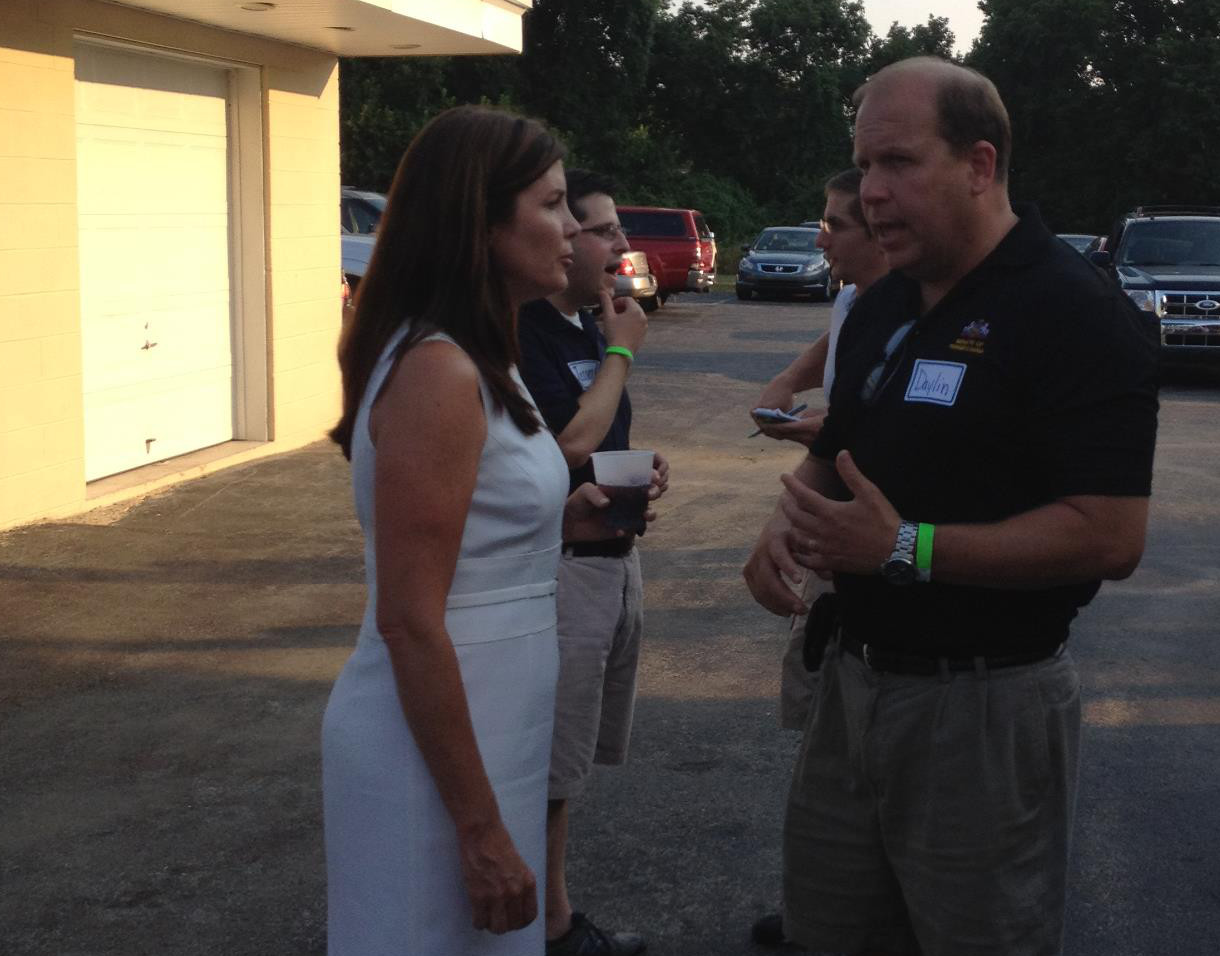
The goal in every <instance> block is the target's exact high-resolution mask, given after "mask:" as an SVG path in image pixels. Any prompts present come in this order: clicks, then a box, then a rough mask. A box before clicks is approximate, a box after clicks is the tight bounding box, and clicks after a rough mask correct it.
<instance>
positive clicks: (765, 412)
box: [750, 408, 800, 423]
mask: <svg viewBox="0 0 1220 956" xmlns="http://www.w3.org/2000/svg"><path fill="white" fill-rule="evenodd" d="M795 410H796V409H794V411H795ZM750 414H751V415H753V416H754V420H755V421H759V422H768V423H772V422H795V421H799V420H800V419H798V418H797V417H796V416H795V415H793V414H792V413H791V412H781V411H780V410H779V409H778V408H756V409H754V411H752V412H750Z"/></svg>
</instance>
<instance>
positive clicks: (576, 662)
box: [548, 548, 644, 800]
mask: <svg viewBox="0 0 1220 956" xmlns="http://www.w3.org/2000/svg"><path fill="white" fill-rule="evenodd" d="M556 608H557V613H558V631H559V682H558V684H557V686H556V690H555V732H554V737H553V738H552V743H551V773H550V782H549V785H548V791H549V792H548V796H549V798H550V799H552V800H569V799H571V798H573V797H576V796H579V794H580V793H581V791H582V790H584V787H585V782H586V781H587V780H588V778H589V774H590V773H591V772H592V770H593V764H594V763H600V764H621V763H623V762H624V761H626V759H627V744H628V741H629V740H630V738H631V721H632V717H633V715H634V713H635V674H636V666H637V664H638V663H639V658H640V639H641V637H642V636H643V633H644V583H643V579H642V577H641V575H640V553H639V551H637V550H636V549H635V548H632V549H631V550H630V551H629V552H628V553H627V554H625V555H624V556H623V557H621V558H600V557H582V558H578V557H573V556H572V555H564V556H563V558H562V559H561V560H560V562H559V588H558V591H557V592H556Z"/></svg>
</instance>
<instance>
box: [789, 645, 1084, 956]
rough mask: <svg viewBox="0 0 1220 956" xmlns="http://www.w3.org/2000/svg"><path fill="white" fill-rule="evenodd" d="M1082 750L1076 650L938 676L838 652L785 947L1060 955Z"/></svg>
mask: <svg viewBox="0 0 1220 956" xmlns="http://www.w3.org/2000/svg"><path fill="white" fill-rule="evenodd" d="M980 665H981V659H980ZM1079 739H1080V681H1079V677H1078V676H1077V673H1076V666H1075V664H1074V662H1073V661H1072V659H1071V656H1070V655H1069V654H1068V653H1067V652H1066V651H1065V652H1062V653H1061V654H1059V655H1057V656H1055V657H1050V658H1047V659H1046V660H1043V661H1039V662H1037V663H1035V664H1028V665H1025V666H1020V667H1007V668H1002V669H999V670H994V671H990V672H988V671H986V670H985V669H983V668H982V667H981V666H980V668H979V669H977V670H976V671H967V672H955V673H946V675H945V677H944V678H942V677H940V676H933V677H920V676H906V675H896V674H883V673H877V672H875V671H873V670H871V669H870V668H868V667H867V666H866V665H865V664H864V662H863V661H861V660H859V659H858V658H856V657H854V656H852V655H850V654H848V653H846V652H845V651H843V650H842V648H841V647H840V646H839V645H838V644H837V643H834V642H832V643H831V645H830V647H829V648H828V649H827V652H826V659H825V661H824V663H823V665H822V672H821V677H820V680H819V681H818V684H817V688H816V690H815V692H814V696H813V707H812V712H811V714H810V718H809V723H808V724H807V726H806V729H805V736H804V740H803V742H802V745H801V751H800V756H799V758H798V760H797V765H796V770H795V773H794V776H793V781H792V790H791V793H790V795H789V801H788V811H787V816H786V819H785V821H784V929H785V932H786V933H787V935H788V936H789V938H791V939H793V940H795V941H796V942H799V943H801V944H802V945H804V946H806V947H808V948H809V949H812V950H831V951H835V952H839V951H845V952H856V951H858V950H861V949H866V948H876V949H883V950H892V951H895V952H904V951H907V952H911V951H914V948H913V946H912V938H914V939H917V940H918V943H919V947H920V951H921V952H922V953H923V956H1055V954H1057V953H1059V951H1060V946H1061V940H1062V933H1063V909H1064V895H1065V886H1066V878H1067V860H1068V846H1069V837H1070V833H1071V828H1072V818H1073V813H1074V810H1075V799H1076V775H1077V754H1078V747H1079Z"/></svg>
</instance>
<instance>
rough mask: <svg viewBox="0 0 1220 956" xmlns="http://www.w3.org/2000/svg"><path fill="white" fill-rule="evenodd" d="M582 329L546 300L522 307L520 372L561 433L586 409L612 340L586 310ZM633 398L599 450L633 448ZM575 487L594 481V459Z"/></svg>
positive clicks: (578, 472) (575, 478) (574, 475)
mask: <svg viewBox="0 0 1220 956" xmlns="http://www.w3.org/2000/svg"><path fill="white" fill-rule="evenodd" d="M579 315H580V325H581V327H580V328H579V329H577V328H576V326H574V325H573V324H572V323H571V322H569V321H568V320H567V319H566V318H564V316H563V315H562V314H561V313H560V311H559V310H558V309H556V308H555V306H553V305H551V303H550V302H548V301H547V300H546V299H538V300H537V301H534V302H530V303H528V304H526V305H525V306H523V307H522V308H521V312H520V313H519V314H518V316H517V340H518V342H519V343H520V347H521V364H520V366H519V371H520V372H521V378H522V380H523V381H524V382H525V387H526V388H528V389H529V391H530V395H531V396H532V397H533V399H534V404H535V405H537V406H538V411H539V412H541V413H542V420H543V421H544V422H546V426H547V428H549V429H550V430H551V432H552V433H553V434H555V435H559V434H560V433H561V432H562V431H563V430H564V429H565V428H567V427H568V423H569V422H571V421H572V419H573V418H575V417H576V413H577V412H578V411H580V397H581V395H582V394H584V391H585V389H587V388H588V387H589V386H590V385H592V384H593V379H594V377H595V376H596V375H597V371H598V369H600V368H601V364H602V360H603V359H605V357H606V340H605V338H604V337H603V336H602V334H601V332H600V331H599V330H598V328H597V323H596V322H594V321H593V317H592V316H591V315H590V314H589V313H588V312H586V311H584V310H583V309H582V310H581V312H580V313H579ZM630 440H631V400H630V399H629V398H628V397H627V389H625V388H624V389H623V395H622V397H621V398H620V399H619V403H618V411H617V412H616V413H615V415H614V422H613V423H612V424H611V425H610V431H608V432H607V433H606V437H605V438H604V439H603V440H602V443H601V444H600V445H598V446H597V449H596V450H597V451H626V450H627V449H628V448H630V447H631V445H630ZM570 479H571V481H570V488H569V490H570V491H574V490H575V489H576V488H577V487H578V486H579V485H581V484H583V483H584V482H586V481H592V480H593V463H592V462H585V464H583V465H581V466H580V467H579V468H574V469H572V471H571V473H570Z"/></svg>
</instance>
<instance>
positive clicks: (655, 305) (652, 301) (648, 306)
mask: <svg viewBox="0 0 1220 956" xmlns="http://www.w3.org/2000/svg"><path fill="white" fill-rule="evenodd" d="M660 307H661V303H660V302H658V301H657V297H656V296H655V295H650V296H645V297H644V298H643V299H640V308H641V309H643V310H644V311H645V312H656V311H657V309H659V308H660Z"/></svg>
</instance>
